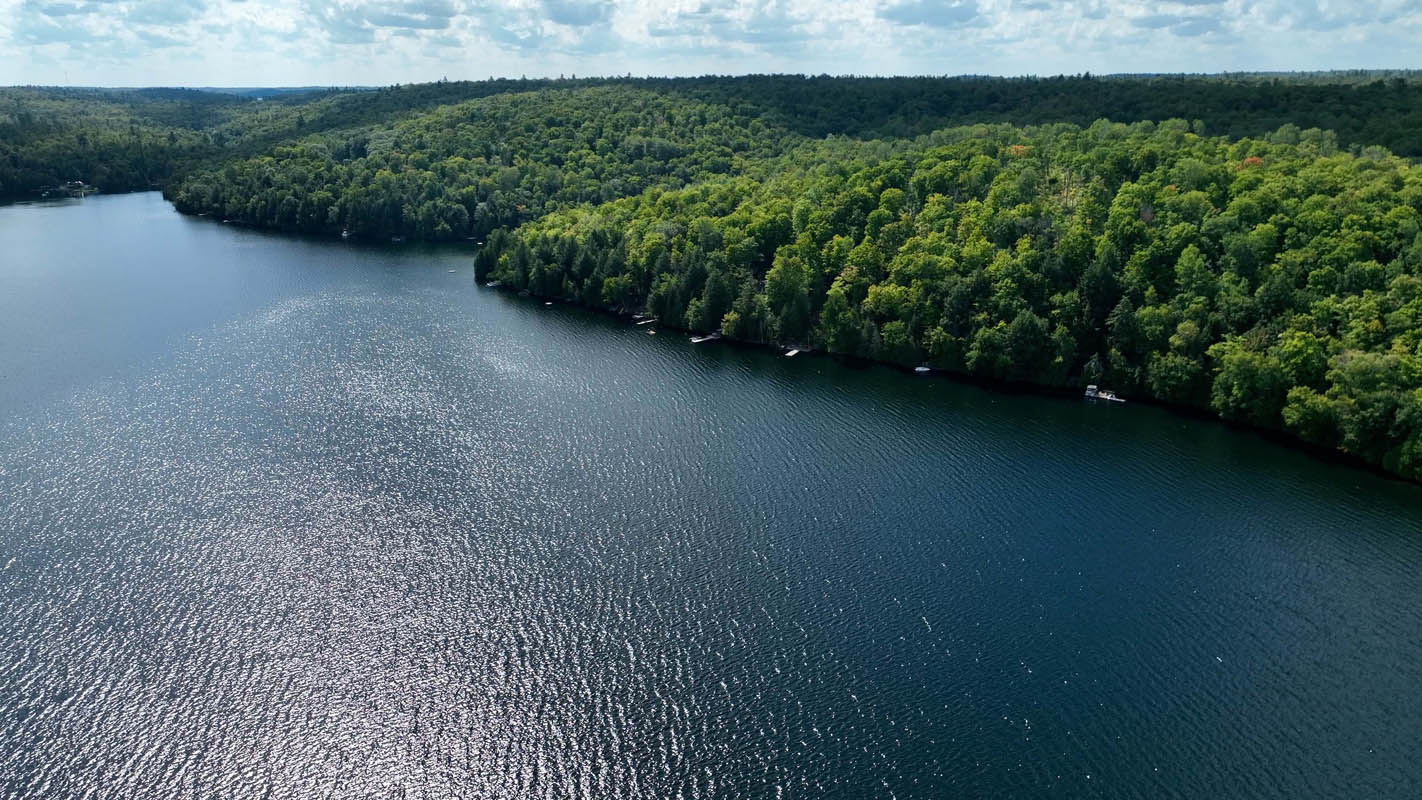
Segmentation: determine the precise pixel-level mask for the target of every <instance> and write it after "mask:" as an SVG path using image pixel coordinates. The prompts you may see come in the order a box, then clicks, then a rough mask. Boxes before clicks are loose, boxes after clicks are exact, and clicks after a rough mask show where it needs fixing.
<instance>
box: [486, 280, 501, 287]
mask: <svg viewBox="0 0 1422 800" xmlns="http://www.w3.org/2000/svg"><path fill="white" fill-rule="evenodd" d="M503 285H504V284H503V283H502V282H501V281H489V282H488V283H486V284H484V288H485V289H497V288H499V287H500V286H503Z"/></svg>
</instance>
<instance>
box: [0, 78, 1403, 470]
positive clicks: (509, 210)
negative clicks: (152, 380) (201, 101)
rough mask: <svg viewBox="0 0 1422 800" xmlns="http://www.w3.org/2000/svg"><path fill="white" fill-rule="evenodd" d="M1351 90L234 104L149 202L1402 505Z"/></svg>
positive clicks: (726, 92) (1399, 273) (930, 87)
mask: <svg viewBox="0 0 1422 800" xmlns="http://www.w3.org/2000/svg"><path fill="white" fill-rule="evenodd" d="M1370 77H1371V76H1369V75H1365V74H1364V75H1346V76H1339V75H1334V76H1329V75H1308V76H1296V77H1279V76H1268V75H1264V76H1234V77H1230V78H1228V79H1222V78H1200V77H1178V76H1177V77H1170V76H1165V77H1141V78H1091V77H1085V76H1082V77H1073V78H1052V79H1012V80H1005V79H991V78H959V79H939V78H903V79H874V78H814V77H811V78H806V77H802V76H750V77H746V78H715V77H713V78H701V79H631V78H629V79H618V80H601V79H584V80H573V79H569V80H564V81H543V82H520V81H506V82H478V83H459V84H444V83H441V84H429V85H425V86H421V87H399V88H394V87H392V88H390V89H385V90H380V91H376V92H330V93H321V94H318V95H313V96H309V97H305V98H303V97H289V98H282V99H280V100H279V101H276V102H271V103H267V104H263V105H258V106H254V105H253V104H252V103H251V102H249V101H246V100H241V101H240V103H239V104H237V105H233V103H234V102H238V101H233V100H231V99H229V100H227V101H224V102H226V103H227V105H220V104H219V105H216V106H214V107H213V108H211V109H208V110H207V112H206V113H208V114H209V116H210V119H208V120H206V121H202V122H200V123H195V122H190V123H188V124H189V125H190V127H189V128H182V129H180V130H177V132H175V133H174V135H173V146H174V147H175V148H181V147H182V146H185V145H188V144H190V149H189V150H186V151H183V152H182V153H181V154H180V155H181V158H175V160H174V162H173V164H172V165H171V167H170V169H169V171H168V173H166V174H168V175H171V176H172V177H171V179H169V180H167V181H166V183H165V193H166V194H167V196H168V197H170V198H171V199H172V200H173V202H174V203H175V205H176V206H177V207H178V208H179V209H180V210H182V211H184V212H186V213H205V214H210V215H212V216H214V217H219V218H222V219H229V220H232V221H235V222H240V223H244V224H248V225H253V226H258V227H267V228H274V229H280V230H289V231H300V232H306V233H313V234H322V235H336V234H340V233H342V232H347V233H348V234H349V235H351V236H354V237H357V238H366V239H373V240H385V239H389V238H391V237H405V238H410V239H423V240H460V239H466V238H468V239H476V240H479V241H482V242H485V244H484V246H483V247H481V248H480V249H479V250H478V251H477V255H476V256H475V271H476V276H477V277H478V278H479V279H480V280H491V279H496V280H499V281H501V282H503V283H504V284H505V285H507V286H509V287H511V288H515V289H522V290H527V291H529V292H530V293H533V294H536V295H539V296H546V297H559V298H563V299H566V300H569V301H572V302H577V303H580V304H583V305H587V306H591V307H598V308H609V309H612V310H618V311H624V312H633V311H645V312H646V313H649V314H651V315H654V316H656V317H657V318H658V319H659V320H660V323H661V325H663V326H669V327H674V328H682V329H686V330H690V331H697V332H710V331H714V330H720V331H723V332H724V334H725V335H726V336H728V337H730V338H734V339H738V340H743V341H747V342H758V343H767V344H782V345H792V344H793V345H811V346H814V347H816V348H819V349H821V350H824V351H828V352H831V353H835V354H842V355H845V356H853V357H859V358H866V359H872V360H878V361H884V362H890V363H896V364H901V365H905V366H911V365H917V364H929V365H932V366H934V367H936V368H939V369H942V370H946V371H951V372H954V373H959V374H964V375H973V376H978V377H981V378H984V379H990V380H1000V381H1012V382H1020V383H1029V384H1034V385H1042V386H1049V387H1077V386H1081V385H1084V384H1087V383H1098V384H1102V385H1106V386H1109V387H1111V388H1113V389H1116V390H1117V391H1118V392H1121V393H1123V394H1125V395H1127V396H1130V397H1134V398H1153V399H1155V400H1158V401H1161V402H1165V403H1170V404H1173V405H1176V406H1183V407H1189V408H1195V409H1200V410H1202V411H1206V412H1209V413H1213V414H1217V415H1218V416H1220V417H1221V418H1223V419H1226V420H1230V421H1233V422H1238V423H1241V424H1246V425H1250V426H1254V427H1258V428H1263V429H1269V430H1276V431H1280V432H1283V433H1286V434H1288V435H1290V436H1294V437H1297V438H1298V439H1301V440H1303V441H1306V442H1309V443H1311V444H1313V445H1316V446H1319V447H1322V448H1326V449H1329V450H1334V451H1341V452H1344V453H1348V454H1351V455H1352V456H1355V457H1357V458H1359V459H1361V460H1363V461H1366V462H1368V463H1370V464H1374V465H1378V466H1380V467H1382V468H1384V469H1387V470H1389V471H1392V472H1394V473H1396V474H1399V475H1403V476H1406V477H1409V478H1412V479H1414V480H1416V479H1422V172H1419V167H1417V166H1415V164H1414V162H1413V161H1411V160H1410V159H1412V158H1416V157H1418V156H1422V139H1419V138H1418V137H1419V136H1422V85H1419V83H1418V82H1417V81H1416V80H1415V76H1414V75H1412V74H1401V75H1391V76H1388V78H1387V79H1386V80H1377V79H1370ZM170 112H171V109H170ZM143 120H144V124H152V125H153V126H154V131H155V133H156V132H159V131H161V130H163V126H164V125H170V124H174V123H176V122H180V121H178V120H175V119H172V118H171V113H170V118H169V119H167V120H164V119H161V118H159V116H158V115H156V114H147V115H145V116H144V117H143ZM120 127H121V126H120ZM188 137H191V138H188ZM0 174H3V173H0Z"/></svg>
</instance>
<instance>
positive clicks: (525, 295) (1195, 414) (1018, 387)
mask: <svg viewBox="0 0 1422 800" xmlns="http://www.w3.org/2000/svg"><path fill="white" fill-rule="evenodd" d="M474 286H475V288H476V289H478V290H480V291H484V290H487V291H490V292H497V293H499V294H503V295H505V296H509V297H513V298H515V299H518V300H527V301H531V302H539V303H546V302H550V301H551V302H553V303H556V304H558V305H565V306H571V307H573V308H577V309H581V310H584V311H588V312H591V313H595V314H598V315H599V316H603V317H608V318H613V319H618V320H622V321H630V320H632V318H633V316H634V312H629V311H621V310H614V309H610V308H604V307H597V306H587V305H583V304H581V303H577V302H574V301H572V300H569V299H567V298H565V297H559V296H556V295H540V294H537V293H535V292H533V291H532V290H528V289H515V288H514V287H512V286H509V285H500V286H486V285H485V283H483V282H480V281H479V280H478V279H477V278H475V280H474ZM633 324H635V323H633ZM658 325H660V323H658ZM666 330H669V331H676V332H677V333H678V334H683V335H692V336H694V335H698V334H696V333H695V332H694V331H689V330H686V329H684V328H678V327H676V326H674V325H667V326H666ZM703 344H726V345H730V346H732V347H737V348H745V349H752V350H760V351H764V352H769V353H777V352H778V353H779V355H781V356H783V355H784V351H785V350H786V349H788V348H789V346H788V345H780V344H773V343H769V342H751V341H746V340H743V339H734V338H732V337H729V336H725V335H722V337H721V338H720V339H717V340H716V341H715V342H704V343H703ZM796 357H797V358H801V357H814V358H828V359H831V360H834V361H837V362H839V363H840V364H843V365H845V366H846V367H849V368H850V369H869V368H873V367H884V368H887V369H891V370H893V371H895V372H898V373H900V374H902V375H903V376H904V377H909V378H917V379H919V380H923V379H939V380H948V381H952V382H954V383H957V384H959V385H963V386H975V387H977V388H980V389H985V390H987V391H992V392H998V393H1003V394H1012V395H1030V396H1034V397H1039V398H1044V399H1045V398H1051V399H1061V400H1070V399H1072V398H1077V399H1080V400H1081V401H1082V402H1085V398H1084V397H1083V396H1082V394H1081V391H1080V389H1078V388H1074V387H1073V388H1066V387H1056V386H1045V385H1042V384H1037V383H1025V382H1022V381H1005V380H998V379H995V378H986V377H982V376H979V375H972V374H969V373H962V372H955V371H953V370H948V369H943V368H941V367H933V368H932V369H931V371H930V372H928V373H926V374H920V373H915V372H914V368H913V367H909V366H904V365H903V364H898V363H895V362H891V361H876V360H874V359H871V358H862V357H859V356H848V355H844V354H842V353H832V352H829V351H828V350H822V349H820V348H815V349H813V350H803V349H802V350H800V352H799V354H798V355H797V356H796ZM1126 400H1127V405H1131V404H1139V405H1144V406H1149V407H1151V408H1158V409H1161V410H1163V411H1166V412H1168V413H1170V414H1173V415H1176V416H1179V417H1183V418H1185V419H1192V420H1198V421H1201V422H1210V423H1214V424H1218V425H1222V426H1224V427H1225V428H1228V429H1230V430H1232V431H1234V432H1235V433H1240V434H1247V435H1253V436H1257V437H1259V438H1260V439H1263V440H1264V441H1266V442H1268V443H1270V444H1273V445H1278V446H1282V447H1284V448H1286V449H1289V450H1292V451H1295V452H1298V453H1302V454H1303V455H1306V456H1309V457H1311V458H1314V459H1317V460H1320V461H1324V462H1327V463H1330V464H1337V465H1339V466H1344V467H1350V468H1353V469H1359V470H1362V471H1363V472H1367V473H1371V474H1373V475H1376V476H1378V477H1382V478H1386V479H1388V480H1392V481H1396V482H1397V483H1400V484H1404V485H1407V486H1422V481H1419V480H1413V479H1411V478H1408V477H1407V476H1405V475H1400V474H1398V473H1396V472H1391V471H1389V470H1387V469H1384V468H1383V467H1382V466H1381V465H1379V464H1373V463H1371V462H1369V461H1366V460H1364V459H1363V458H1361V457H1360V456H1357V455H1354V454H1352V453H1348V452H1344V451H1342V450H1332V449H1329V448H1327V447H1322V446H1319V445H1316V444H1313V443H1311V442H1307V441H1304V440H1303V439H1300V438H1298V437H1296V436H1293V435H1291V434H1289V433H1286V432H1285V431H1281V430H1274V429H1271V428H1260V427H1256V426H1253V425H1246V424H1244V423H1241V422H1234V421H1232V420H1227V419H1224V418H1222V417H1220V416H1219V415H1218V414H1214V413H1212V412H1210V411H1208V410H1205V409H1199V408H1195V407H1193V406H1183V405H1177V404H1174V403H1167V402H1164V401H1161V400H1157V399H1155V398H1153V397H1128V398H1126Z"/></svg>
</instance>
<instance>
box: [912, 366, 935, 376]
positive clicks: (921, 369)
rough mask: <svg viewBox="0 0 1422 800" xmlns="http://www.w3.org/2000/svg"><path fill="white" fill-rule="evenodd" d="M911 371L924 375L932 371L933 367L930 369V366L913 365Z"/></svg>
mask: <svg viewBox="0 0 1422 800" xmlns="http://www.w3.org/2000/svg"><path fill="white" fill-rule="evenodd" d="M913 371H914V372H917V373H918V374H920V375H926V374H928V373H930V372H932V371H933V369H932V368H931V367H923V366H918V367H914V368H913Z"/></svg>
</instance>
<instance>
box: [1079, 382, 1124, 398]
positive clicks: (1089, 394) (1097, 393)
mask: <svg viewBox="0 0 1422 800" xmlns="http://www.w3.org/2000/svg"><path fill="white" fill-rule="evenodd" d="M1085 397H1086V399H1087V400H1105V401H1107V402H1108V403H1124V402H1126V401H1125V400H1123V399H1121V398H1120V397H1117V396H1116V393H1115V392H1113V391H1111V390H1110V389H1098V388H1096V384H1094V383H1093V384H1091V385H1090V386H1087V387H1086V394H1085Z"/></svg>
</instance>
